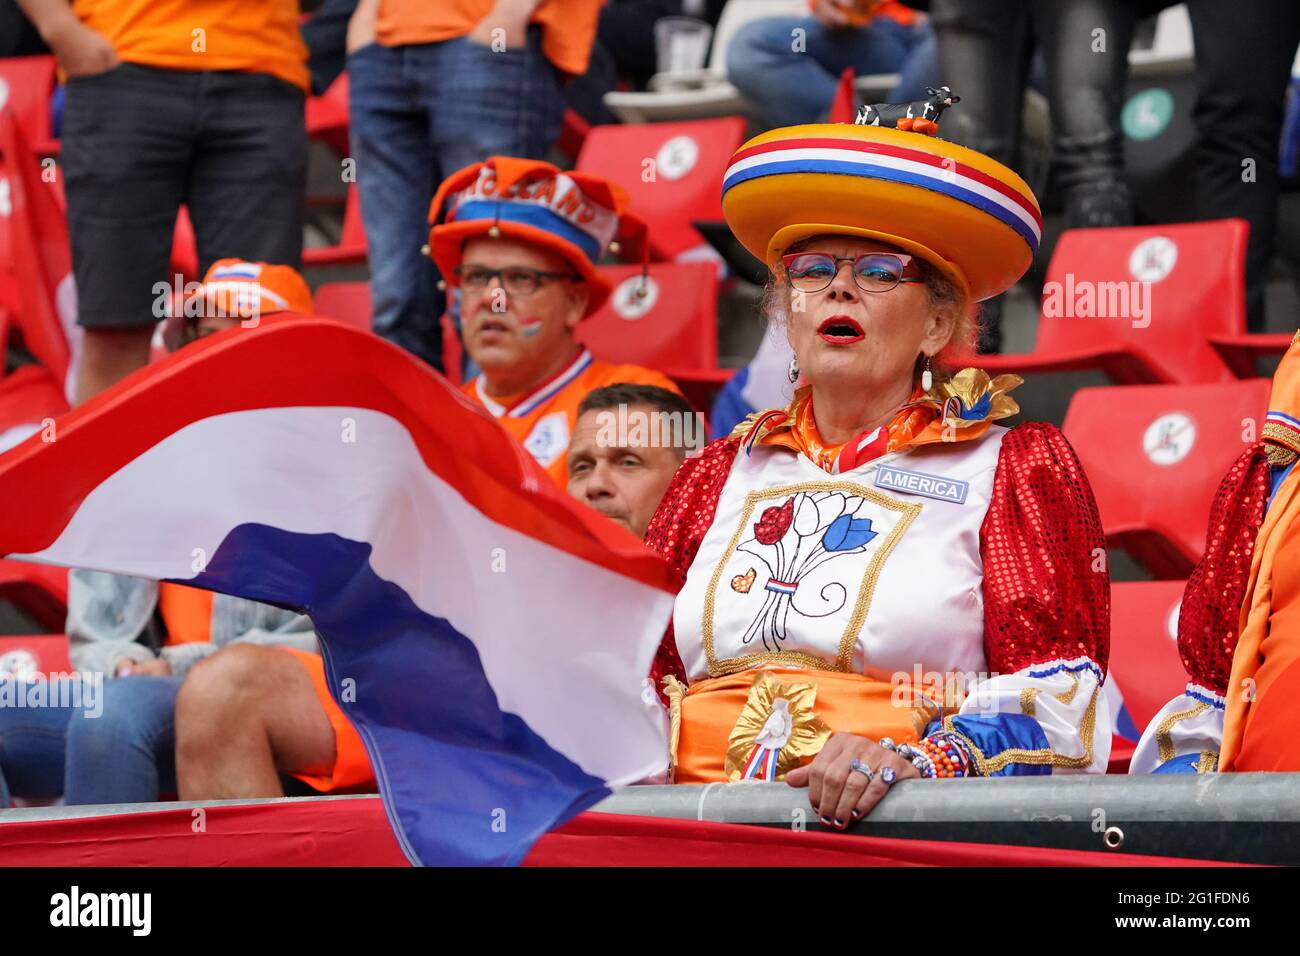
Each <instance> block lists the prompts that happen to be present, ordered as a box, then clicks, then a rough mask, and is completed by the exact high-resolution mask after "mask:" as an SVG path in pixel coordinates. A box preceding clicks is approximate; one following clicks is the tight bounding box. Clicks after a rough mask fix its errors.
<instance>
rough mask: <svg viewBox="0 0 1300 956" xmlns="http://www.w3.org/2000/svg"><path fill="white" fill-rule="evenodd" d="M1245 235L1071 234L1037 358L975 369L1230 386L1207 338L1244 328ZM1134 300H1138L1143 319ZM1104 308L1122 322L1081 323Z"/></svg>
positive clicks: (1054, 265) (1198, 229) (1222, 231)
mask: <svg viewBox="0 0 1300 956" xmlns="http://www.w3.org/2000/svg"><path fill="white" fill-rule="evenodd" d="M1246 232H1247V226H1246V223H1245V221H1244V220H1241V219H1222V220H1215V221H1213V222H1194V223H1183V224H1179V225H1168V226H1142V227H1133V228H1122V229H1119V228H1117V229H1071V230H1068V231H1066V232H1065V233H1064V234H1063V235H1062V236H1061V239H1060V242H1059V243H1058V244H1057V247H1056V252H1055V254H1054V255H1053V256H1052V262H1051V265H1050V266H1049V268H1048V274H1047V282H1046V283H1045V284H1044V287H1043V301H1042V309H1041V312H1040V318H1039V324H1038V340H1037V341H1036V342H1035V343H1034V350H1033V351H1032V352H1029V353H1027V354H1024V355H981V356H979V357H978V358H975V357H969V358H970V361H971V362H972V364H978V365H979V366H980V367H981V368H984V369H986V370H988V372H989V373H990V374H995V373H997V372H1025V371H1074V370H1078V369H1101V370H1102V371H1104V372H1105V373H1106V374H1107V375H1108V376H1109V377H1110V378H1111V379H1112V380H1113V381H1114V382H1116V383H1118V384H1121V385H1132V384H1138V383H1142V382H1159V383H1175V382H1176V383H1182V384H1196V383H1204V382H1226V381H1231V380H1232V379H1233V378H1235V376H1234V375H1233V372H1232V369H1231V368H1229V367H1228V365H1227V364H1226V363H1225V362H1224V360H1223V359H1222V358H1221V357H1220V356H1219V353H1218V352H1217V351H1215V349H1214V348H1213V347H1212V346H1211V344H1210V339H1211V338H1213V337H1215V336H1220V335H1224V336H1233V335H1240V334H1241V333H1242V332H1243V331H1244V330H1245V328H1246V306H1245V292H1244V288H1245V287H1244V278H1243V277H1244V270H1245V266H1244V261H1245V249H1246ZM1121 284H1122V285H1121ZM1144 290H1147V291H1149V294H1147V291H1144ZM1112 293H1114V294H1113V295H1112ZM1130 295H1140V296H1141V298H1142V301H1143V302H1144V305H1145V314H1144V316H1142V317H1139V316H1137V315H1136V308H1135V302H1136V300H1133V299H1129V296H1130ZM1085 297H1087V298H1091V300H1092V305H1091V306H1089V304H1088V302H1087V299H1086V298H1085ZM1103 300H1105V302H1106V311H1107V312H1109V313H1112V314H1113V312H1115V311H1121V312H1123V313H1124V314H1122V315H1121V316H1119V317H1110V318H1101V317H1083V316H1081V315H1080V313H1081V312H1082V313H1084V314H1085V315H1086V314H1087V313H1088V311H1089V309H1091V311H1092V314H1093V315H1096V313H1097V312H1098V311H1099V308H1100V303H1101V302H1102V301H1103ZM1125 300H1128V308H1127V310H1125V309H1123V306H1124V302H1125ZM1117 306H1118V307H1120V308H1116V307H1117ZM1063 307H1064V308H1068V310H1069V311H1066V312H1065V313H1064V314H1063V315H1062V314H1061V309H1062V308H1063ZM1147 323H1149V324H1147Z"/></svg>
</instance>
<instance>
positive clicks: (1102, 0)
mask: <svg viewBox="0 0 1300 956" xmlns="http://www.w3.org/2000/svg"><path fill="white" fill-rule="evenodd" d="M1136 17H1137V12H1136V11H1135V10H1134V9H1133V6H1132V5H1131V4H1129V3H1126V2H1124V0H1070V2H1060V3H1033V2H1031V0H932V2H931V4H930V18H931V20H932V22H933V24H934V30H935V35H936V36H937V37H938V43H939V64H940V66H941V68H942V71H943V81H944V82H945V83H947V84H948V85H949V86H951V87H952V88H953V90H954V91H955V92H956V93H958V94H960V96H961V98H962V100H961V107H960V108H959V109H954V110H952V111H951V112H950V113H948V114H946V115H945V116H944V120H943V131H944V132H943V135H944V136H945V137H946V138H949V139H952V140H954V141H955V142H958V143H961V144H962V145H964V146H969V147H970V148H971V149H975V150H978V151H980V152H982V153H985V154H987V155H989V156H992V157H993V158H994V159H996V160H997V161H998V162H1000V163H1003V164H1005V165H1008V166H1011V167H1013V168H1015V167H1016V166H1017V158H1018V152H1019V147H1020V126H1021V116H1022V112H1023V109H1022V107H1023V103H1024V96H1025V85H1026V82H1027V80H1028V76H1029V67H1030V61H1031V58H1032V55H1033V52H1034V48H1035V45H1037V47H1038V48H1040V49H1041V50H1042V53H1043V60H1044V64H1045V66H1046V73H1047V100H1048V105H1049V108H1050V109H1051V114H1052V160H1053V163H1054V164H1055V167H1056V170H1057V175H1058V181H1059V183H1060V186H1061V189H1062V192H1063V195H1064V199H1065V207H1066V208H1065V224H1066V228H1076V227H1094V226H1124V225H1131V224H1132V222H1133V208H1132V201H1131V199H1130V197H1129V192H1128V186H1127V185H1126V183H1125V181H1124V139H1123V135H1122V132H1121V129H1120V110H1121V109H1122V107H1123V105H1124V84H1125V80H1126V79H1127V76H1128V50H1129V45H1130V44H1131V42H1132V38H1133V27H1134V24H1135V19H1136ZM982 312H983V321H982V323H981V325H982V327H981V329H980V338H979V350H980V351H981V352H1000V351H1001V350H1002V328H1001V325H1002V320H1001V314H1002V309H1001V302H1000V300H997V299H994V300H990V301H989V302H985V303H984V304H983V309H982Z"/></svg>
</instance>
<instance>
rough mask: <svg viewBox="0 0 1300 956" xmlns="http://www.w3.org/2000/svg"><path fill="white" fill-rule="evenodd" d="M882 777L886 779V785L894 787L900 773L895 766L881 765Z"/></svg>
mask: <svg viewBox="0 0 1300 956" xmlns="http://www.w3.org/2000/svg"><path fill="white" fill-rule="evenodd" d="M880 779H881V780H882V781H884V784H885V786H886V787H892V786H893V785H894V781H895V780H897V779H898V774H897V772H895V770H894V768H893V767H881V768H880Z"/></svg>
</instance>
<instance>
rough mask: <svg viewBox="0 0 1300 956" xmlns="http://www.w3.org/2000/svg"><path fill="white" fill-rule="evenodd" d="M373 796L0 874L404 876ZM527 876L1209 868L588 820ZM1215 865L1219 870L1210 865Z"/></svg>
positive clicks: (49, 841)
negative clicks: (656, 869)
mask: <svg viewBox="0 0 1300 956" xmlns="http://www.w3.org/2000/svg"><path fill="white" fill-rule="evenodd" d="M405 865H406V859H405V857H403V856H402V853H401V851H400V850H399V849H398V846H397V840H396V839H395V838H394V836H393V833H392V831H391V830H390V829H389V827H388V820H387V818H386V817H385V815H384V809H383V805H382V803H380V801H379V798H378V797H368V798H358V799H353V800H311V799H305V800H297V801H293V802H291V803H272V804H249V805H244V806H216V807H210V808H207V809H204V810H202V811H200V810H197V809H190V808H188V807H178V808H177V809H173V810H160V811H157V812H151V813H123V814H113V815H105V816H96V817H81V818H78V819H67V820H40V821H30V822H14V823H0V866H405ZM525 865H527V866H674V867H681V866H747V867H753V866H1169V865H1192V866H1205V865H1216V864H1206V863H1205V862H1203V861H1200V860H1179V859H1170V858H1164V857H1152V856H1136V855H1133V854H1120V853H1104V852H1085V851H1080V850H1054V849H1040V848H1036V847H1017V846H996V845H984V844H977V843H942V842H932V841H922V840H897V839H887V838H883V837H859V836H849V835H845V834H838V833H825V832H817V831H812V830H809V831H806V832H805V831H794V830H789V829H786V828H784V827H782V828H773V827H757V826H743V825H740V824H735V823H708V822H697V821H694V820H669V819H663V818H659V817H637V816H621V815H616V814H609V813H584V814H582V815H581V816H579V817H578V818H576V819H575V820H572V821H571V822H570V823H568V824H567V825H566V826H564V827H562V828H561V829H559V830H556V831H555V832H553V833H548V834H547V835H546V836H544V837H543V838H542V839H541V840H540V841H539V842H538V843H537V845H536V846H535V847H533V850H532V852H531V853H530V854H529V856H528V858H527V860H526V861H525ZM1218 865H1222V864H1218Z"/></svg>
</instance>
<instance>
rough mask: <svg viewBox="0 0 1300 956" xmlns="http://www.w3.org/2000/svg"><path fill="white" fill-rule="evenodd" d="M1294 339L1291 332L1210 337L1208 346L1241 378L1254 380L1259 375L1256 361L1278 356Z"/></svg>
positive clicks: (1293, 334)
mask: <svg viewBox="0 0 1300 956" xmlns="http://www.w3.org/2000/svg"><path fill="white" fill-rule="evenodd" d="M1294 338H1295V333H1292V332H1274V333H1263V334H1258V335H1251V334H1250V333H1243V334H1240V335H1212V336H1210V344H1211V345H1212V346H1214V349H1215V351H1217V352H1218V353H1219V355H1220V356H1221V357H1222V358H1223V361H1224V362H1226V363H1227V364H1228V367H1229V368H1231V369H1232V370H1233V372H1235V373H1236V374H1237V375H1238V376H1240V377H1241V378H1254V377H1255V376H1256V375H1258V374H1259V370H1258V369H1257V368H1256V367H1255V363H1256V360H1257V359H1261V358H1269V357H1270V356H1280V355H1282V354H1283V353H1284V352H1285V351H1286V350H1287V349H1289V348H1290V347H1291V342H1292V340H1293V339H1294Z"/></svg>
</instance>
